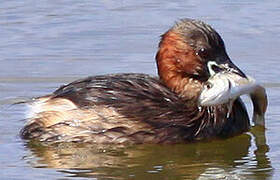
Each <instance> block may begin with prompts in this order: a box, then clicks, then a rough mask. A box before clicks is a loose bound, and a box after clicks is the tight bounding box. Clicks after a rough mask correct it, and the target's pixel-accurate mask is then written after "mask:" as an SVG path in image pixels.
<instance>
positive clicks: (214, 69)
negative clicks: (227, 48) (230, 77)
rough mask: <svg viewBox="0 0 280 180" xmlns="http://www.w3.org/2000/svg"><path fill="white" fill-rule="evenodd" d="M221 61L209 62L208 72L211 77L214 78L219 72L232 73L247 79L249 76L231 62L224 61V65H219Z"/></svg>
mask: <svg viewBox="0 0 280 180" xmlns="http://www.w3.org/2000/svg"><path fill="white" fill-rule="evenodd" d="M217 62H219V61H209V62H208V64H207V66H208V71H209V73H210V76H213V75H214V74H216V73H219V72H231V73H235V74H238V75H239V76H241V77H242V78H247V76H246V75H245V74H244V73H243V72H242V71H241V70H240V69H239V68H238V67H237V66H236V65H235V64H233V62H232V61H231V60H226V61H223V62H222V63H217Z"/></svg>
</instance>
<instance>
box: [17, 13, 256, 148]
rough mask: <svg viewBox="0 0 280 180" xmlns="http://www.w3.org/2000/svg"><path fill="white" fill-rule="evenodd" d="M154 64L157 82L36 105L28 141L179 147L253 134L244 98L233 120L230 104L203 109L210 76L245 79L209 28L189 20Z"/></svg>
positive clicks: (123, 79)
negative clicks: (201, 101)
mask: <svg viewBox="0 0 280 180" xmlns="http://www.w3.org/2000/svg"><path fill="white" fill-rule="evenodd" d="M155 60H156V65H157V70H158V76H151V75H148V74H141V73H118V74H106V75H96V76H89V77H86V78H82V79H79V80H76V81H74V82H71V83H69V84H67V85H62V86H61V87H59V88H58V89H57V90H55V91H54V92H53V93H51V94H48V95H44V96H41V97H36V98H33V99H32V100H31V101H30V102H28V103H27V104H28V107H29V111H28V115H27V122H26V124H25V125H24V127H23V128H22V130H21V132H20V135H21V137H22V138H23V139H26V140H35V141H39V142H42V143H59V142H77V143H97V144H143V143H152V144H174V143H191V142H196V141H201V140H211V139H215V138H227V137H231V136H235V135H238V134H242V133H244V132H246V131H248V130H249V128H250V122H249V116H248V112H247V110H246V107H245V105H244V103H243V102H242V100H241V99H240V98H239V97H237V98H236V99H235V101H234V102H233V103H232V109H231V111H230V114H227V113H228V104H227V103H225V104H218V105H211V106H200V105H199V103H198V98H199V95H200V92H201V90H202V89H203V87H204V85H205V83H206V82H207V80H208V79H209V78H210V77H211V75H213V74H215V73H220V72H223V71H229V70H230V71H231V72H234V73H235V74H236V75H238V76H239V77H240V78H246V75H245V74H244V73H243V72H242V71H241V70H240V69H239V68H238V67H237V66H236V65H235V64H234V63H233V62H232V61H231V59H230V58H229V56H228V54H227V52H226V48H225V44H224V41H223V40H222V38H221V36H220V35H219V34H218V32H216V30H214V29H213V28H212V27H211V26H210V25H208V24H206V23H204V22H203V21H200V20H196V19H189V18H184V19H181V20H179V21H177V22H176V23H175V24H174V25H173V26H172V27H171V28H170V29H168V30H167V31H166V32H165V33H164V34H163V35H161V38H160V42H159V46H158V51H157V53H156V56H155Z"/></svg>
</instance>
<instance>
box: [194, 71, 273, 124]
mask: <svg viewBox="0 0 280 180" xmlns="http://www.w3.org/2000/svg"><path fill="white" fill-rule="evenodd" d="M242 95H249V96H250V98H251V101H252V103H253V111H254V113H253V122H254V123H255V125H260V126H265V118H264V116H265V112H266V110H267V105H268V100H267V94H266V90H265V88H264V87H263V86H261V85H260V84H258V83H257V82H256V80H255V79H254V78H252V77H250V76H246V77H241V76H239V75H237V74H236V73H234V72H230V71H226V72H219V73H216V74H213V75H212V76H211V77H210V78H209V79H208V80H207V81H206V82H205V83H204V85H203V88H202V90H201V93H200V96H199V98H198V103H199V105H200V106H215V105H221V104H227V105H228V113H227V116H228V117H229V115H230V113H231V110H232V105H233V102H234V101H235V100H236V99H237V98H239V97H240V96H242Z"/></svg>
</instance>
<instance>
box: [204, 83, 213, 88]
mask: <svg viewBox="0 0 280 180" xmlns="http://www.w3.org/2000/svg"><path fill="white" fill-rule="evenodd" d="M205 87H206V88H207V89H211V88H212V87H213V85H212V84H211V83H210V82H206V83H205Z"/></svg>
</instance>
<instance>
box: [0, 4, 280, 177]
mask: <svg viewBox="0 0 280 180" xmlns="http://www.w3.org/2000/svg"><path fill="white" fill-rule="evenodd" d="M185 17H189V18H196V19H201V20H203V21H206V22H207V23H209V24H211V25H212V26H213V27H214V28H215V29H216V30H217V31H218V32H219V33H220V35H221V36H222V37H223V39H224V41H225V44H226V47H227V51H228V54H229V55H230V57H231V58H232V60H233V61H234V63H235V64H236V65H238V66H239V67H240V68H241V69H242V70H243V71H244V72H245V73H246V74H249V75H251V76H253V77H254V78H256V79H257V81H258V82H260V83H262V84H263V85H264V86H265V87H266V89H267V93H268V98H269V107H268V112H267V114H266V125H267V129H266V130H265V132H263V131H262V130H259V129H253V130H252V131H251V132H250V133H247V134H244V135H242V136H238V137H235V138H230V139H227V140H224V141H214V142H209V143H197V144H191V145H174V146H164V145H142V146H135V147H129V148H127V147H122V148H116V147H98V148H97V147H90V146H82V147H76V146H75V145H73V146H70V147H68V146H69V145H67V146H66V147H64V146H60V147H45V148H43V147H36V145H35V146H34V145H27V144H25V142H24V141H22V140H21V139H20V138H19V137H18V132H19V130H20V128H21V127H22V126H23V124H24V115H25V107H24V106H23V105H12V104H13V103H15V102H19V101H21V100H24V99H26V98H30V97H34V96H39V95H45V94H47V93H50V92H52V91H54V90H55V89H56V88H57V87H59V86H60V85H61V84H64V83H67V82H70V81H72V80H74V79H77V78H81V77H85V76H88V75H97V74H107V73H117V72H142V73H148V74H153V75H156V66H155V62H154V56H155V53H156V51H157V46H158V42H159V39H160V35H161V34H163V33H164V32H165V31H166V30H168V28H170V27H171V26H172V25H173V24H174V22H175V21H176V20H179V19H181V18H185ZM279 17H280V4H279V3H278V2H277V1H249V0H246V1H227V0H225V1H213V0H207V1H202V0H189V1H176V2H172V1H156V0H151V1H146V0H143V1H125V0H122V1H118V2H117V1H111V0H103V1H87V0H84V1H77V0H75V1H74V0H69V1H51V0H49V1H35V0H25V1H15V0H11V1H3V2H1V5H0V121H1V122H0V132H1V136H0V154H1V158H0V176H1V179H41V178H46V179H88V178H96V179H116V178H119V179H203V178H204V179H209V178H212V179H217V178H222V179H223V178H229V179H246V178H247V179H279V177H280V163H279V162H280V144H279V140H278V139H279V136H280V133H279V131H278V130H279V128H280V123H279V117H280V113H279V105H280V95H279V93H278V92H279V90H280V80H279V75H280V73H279V70H280V69H279V68H280V66H279V61H278V58H279V57H280V51H279V47H280V41H279V39H280V33H279V32H280V18H279ZM245 101H246V102H247V105H248V108H249V109H251V107H250V103H249V101H248V99H245Z"/></svg>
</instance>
